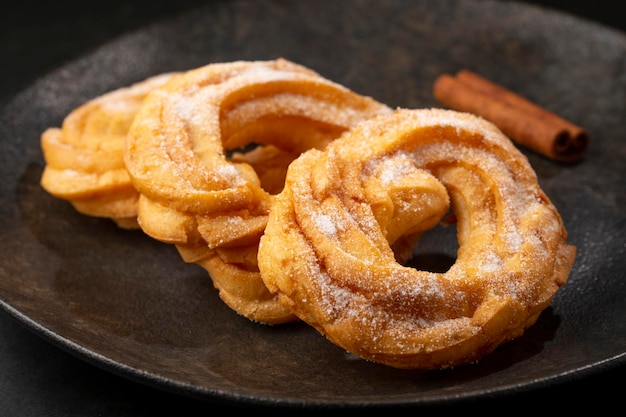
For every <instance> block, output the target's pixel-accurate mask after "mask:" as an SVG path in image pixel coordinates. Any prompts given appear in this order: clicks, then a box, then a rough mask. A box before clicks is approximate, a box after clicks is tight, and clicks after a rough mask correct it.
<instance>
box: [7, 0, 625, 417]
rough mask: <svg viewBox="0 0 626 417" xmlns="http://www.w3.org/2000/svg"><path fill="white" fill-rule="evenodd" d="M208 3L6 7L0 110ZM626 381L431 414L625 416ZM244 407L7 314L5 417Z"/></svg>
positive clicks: (605, 12) (595, 14)
mask: <svg viewBox="0 0 626 417" xmlns="http://www.w3.org/2000/svg"><path fill="white" fill-rule="evenodd" d="M477 1H480V0H477ZM199 3H203V2H201V1H197V0H196V1H158V0H150V1H143V0H142V1H134V2H127V1H122V0H109V1H105V2H93V3H89V5H88V6H87V5H86V4H85V5H82V6H81V7H78V5H74V3H73V2H69V3H66V2H43V1H40V2H37V1H34V0H22V1H20V2H8V4H7V2H4V3H3V5H2V6H0V57H2V64H1V65H0V103H2V102H4V101H5V100H7V99H8V98H10V97H11V96H12V95H14V94H15V93H17V92H19V91H20V90H21V89H23V88H25V87H26V86H28V84H29V83H31V82H32V81H33V80H34V79H36V78H38V77H40V76H42V75H44V74H46V73H47V72H49V71H51V70H53V69H55V68H57V67H58V66H60V65H62V64H63V63H65V62H70V61H71V60H72V59H75V58H77V57H80V56H81V54H84V53H87V52H88V51H90V50H92V49H93V48H95V47H96V46H98V45H101V44H103V43H105V42H106V41H107V40H109V39H111V38H112V37H114V36H118V35H120V34H123V33H124V32H127V31H130V30H133V29H136V28H138V27H141V26H142V25H146V24H149V23H150V22H153V21H155V20H158V19H162V18H164V17H167V16H168V15H170V14H171V13H175V12H178V11H183V10H185V9H188V8H190V7H193V6H194V5H197V4H199ZM530 3H535V4H539V5H541V6H543V7H549V8H552V9H557V10H561V11H565V12H567V13H570V14H574V15H577V16H579V17H581V18H583V19H587V20H593V21H596V22H599V23H601V24H603V25H606V26H611V27H613V28H615V29H617V30H620V31H626V19H623V17H621V16H620V14H619V13H616V12H615V10H614V9H613V8H611V7H609V5H610V4H611V3H610V2H604V3H603V4H599V3H601V2H576V5H575V4H574V3H575V2H571V1H556V0H552V1H539V0H537V1H531V2H530ZM613 4H614V3H613ZM624 376H626V368H625V367H624V366H622V367H619V368H617V369H610V370H606V371H602V372H598V373H594V374H592V375H589V376H587V377H585V378H584V379H581V380H578V379H577V380H574V381H570V382H566V383H563V384H560V385H558V386H555V387H550V388H546V389H537V390H532V391H530V392H521V393H517V394H510V395H506V396H504V397H498V398H484V399H479V400H472V401H465V402H461V403H455V404H453V405H450V406H445V405H443V406H436V407H435V406H433V407H432V411H462V412H464V411H465V410H467V411H481V412H483V411H485V410H495V411H496V412H506V410H519V411H522V410H537V411H540V410H541V407H544V406H545V407H550V406H551V407H554V409H555V410H561V411H565V410H566V409H568V410H569V407H582V406H585V407H592V408H591V409H595V410H598V411H600V412H601V411H602V410H610V409H611V408H612V407H618V408H616V409H617V410H619V407H621V405H622V404H623V401H624V400H623V396H622V395H620V393H623V385H622V383H621V381H622V379H623V377H624ZM540 404H542V405H541V406H540ZM238 408H239V407H238V406H234V405H232V406H231V405H228V406H225V405H223V404H213V403H211V402H207V401H205V400H198V399H193V398H187V397H183V396H179V395H176V394H172V393H168V392H163V391H161V390H158V389H155V388H152V387H148V386H145V385H141V384H138V383H136V382H133V381H130V380H127V379H125V378H122V377H120V376H117V375H114V374H111V373H109V372H107V371H105V370H102V369H100V368H98V367H95V366H93V365H91V364H89V363H86V362H84V361H83V360H81V359H78V358H76V357H74V356H73V355H71V354H69V353H67V352H65V351H63V350H61V349H59V348H57V347H56V346H54V345H52V344H50V343H49V342H48V341H46V340H44V339H42V338H41V337H39V336H38V335H36V334H34V333H33V332H31V331H30V330H28V329H26V328H25V327H24V326H22V325H21V324H20V323H18V322H17V321H16V320H15V319H14V318H12V317H10V316H9V315H7V314H4V313H2V312H0V416H3V417H13V416H23V417H35V416H119V417H131V416H132V417H136V416H155V415H177V416H196V415H197V416H200V415H206V414H207V413H210V412H212V411H213V412H215V411H216V410H218V409H219V410H236V409H238ZM498 410H499V411H498ZM408 411H411V410H408ZM412 411H417V410H412Z"/></svg>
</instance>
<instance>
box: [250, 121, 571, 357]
mask: <svg viewBox="0 0 626 417" xmlns="http://www.w3.org/2000/svg"><path fill="white" fill-rule="evenodd" d="M449 203H450V205H451V207H452V209H453V211H454V214H455V215H456V217H457V218H458V223H457V239H458V243H459V249H458V253H457V259H456V261H455V263H454V264H453V265H452V266H451V267H450V269H449V270H448V271H447V272H445V273H435V272H429V271H422V270H417V269H415V268H410V267H406V266H403V265H401V264H400V263H398V261H397V260H396V256H395V254H394V253H393V251H392V250H391V245H392V244H393V243H394V242H396V241H397V240H398V239H402V238H403V235H405V236H414V237H419V236H420V234H421V233H422V232H424V231H425V230H426V229H428V228H430V227H432V225H433V224H435V223H436V222H437V221H438V220H439V219H441V218H442V217H443V216H444V215H446V213H447V212H448V208H449ZM574 257H575V247H573V246H571V245H568V244H567V232H566V230H565V229H564V227H563V224H562V220H561V217H560V215H559V213H558V212H557V210H556V208H555V207H554V206H553V205H552V203H551V202H550V200H549V199H548V197H547V196H546V195H545V194H544V192H543V191H542V190H541V189H540V187H539V185H538V183H537V179H536V176H535V173H534V171H533V170H532V168H531V166H530V165H529V163H528V161H527V159H526V158H525V157H524V156H523V155H522V154H521V153H520V152H519V151H518V150H517V149H516V148H515V147H514V146H513V145H512V143H511V142H510V141H509V139H508V138H506V137H505V136H504V135H503V134H502V133H501V132H500V131H499V130H498V129H497V128H496V127H495V126H494V125H492V124H491V123H489V122H486V121H484V120H483V119H480V118H478V117H476V116H472V115H469V114H464V113H458V112H454V111H448V110H437V109H432V110H427V109H424V110H403V109H402V110H397V111H396V112H394V113H393V114H392V115H383V116H379V117H376V118H374V119H372V120H370V121H367V122H364V123H361V124H359V125H358V126H356V127H355V128H353V129H352V130H351V131H349V132H348V133H347V134H345V135H344V136H342V138H340V139H338V140H336V141H334V142H332V143H331V144H329V145H328V146H327V148H326V149H325V150H324V151H318V150H311V151H308V152H306V153H304V154H302V155H301V156H300V157H299V158H298V159H297V160H295V161H294V162H293V163H292V164H291V165H290V167H289V170H288V173H287V178H286V183H285V188H284V189H283V191H282V192H281V193H280V194H279V195H278V196H277V197H276V200H275V202H274V205H273V208H272V211H271V214H270V217H269V220H268V224H267V227H266V229H265V233H264V235H263V237H262V238H261V241H260V248H259V253H258V261H259V268H260V271H261V274H262V277H263V280H264V282H265V283H266V285H267V287H268V288H269V289H270V291H272V292H273V293H276V294H278V295H279V297H280V299H281V301H282V302H283V303H284V304H285V305H287V306H289V308H291V309H293V311H294V312H295V313H296V314H297V315H298V316H299V317H300V318H301V319H302V320H304V321H305V322H307V323H309V324H311V325H312V326H314V327H315V328H316V329H317V330H318V331H319V332H320V333H322V334H324V335H326V337H327V338H328V339H329V340H331V341H332V342H334V343H336V344H337V345H339V346H341V347H343V348H344V349H346V350H348V351H349V352H352V353H354V354H356V355H360V356H361V357H363V358H365V359H368V360H371V361H375V362H379V363H383V364H387V365H390V366H393V367H398V368H419V369H433V368H446V367H451V366H456V365H461V364H467V363H470V362H473V361H476V360H478V359H480V358H482V357H483V356H484V355H486V354H488V353H489V352H491V351H493V350H494V349H495V348H496V347H497V346H499V345H500V344H502V343H504V342H506V341H509V340H511V339H514V338H516V337H519V336H520V335H521V334H522V333H523V332H524V330H525V329H526V328H527V327H528V326H530V325H532V324H533V323H534V322H535V321H536V320H537V318H538V316H539V314H540V313H541V311H543V310H544V309H545V308H546V307H547V306H548V304H549V303H550V302H551V300H552V298H553V296H554V294H555V292H556V291H557V290H558V288H559V287H560V286H561V285H563V284H564V283H565V282H566V280H567V277H568V275H569V272H570V269H571V267H572V264H573V262H574Z"/></svg>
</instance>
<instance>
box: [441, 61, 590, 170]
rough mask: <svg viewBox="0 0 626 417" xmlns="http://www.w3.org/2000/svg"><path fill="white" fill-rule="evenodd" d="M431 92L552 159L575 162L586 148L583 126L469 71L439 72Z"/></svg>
mask: <svg viewBox="0 0 626 417" xmlns="http://www.w3.org/2000/svg"><path fill="white" fill-rule="evenodd" d="M433 93H434V96H435V98H436V99H437V100H438V101H439V102H441V103H442V104H443V105H444V106H446V107H449V108H451V109H453V110H458V111H464V112H469V113H474V114H477V115H479V116H481V117H483V118H485V119H487V120H489V121H490V122H492V123H493V124H495V125H496V126H498V128H499V129H500V130H501V131H502V132H503V133H504V134H505V135H507V136H508V137H509V138H511V140H512V141H514V142H516V143H517V144H519V145H521V146H525V147H527V148H529V149H531V150H533V151H535V152H537V153H540V154H542V155H544V156H546V157H548V158H551V159H553V160H556V161H559V162H575V161H578V160H580V159H581V158H582V157H583V156H584V154H585V152H586V151H587V147H588V143H589V135H588V134H587V132H586V131H585V130H584V129H583V128H581V127H579V126H577V125H575V124H574V123H571V122H569V121H568V120H566V119H564V118H562V117H560V116H558V115H556V114H554V113H552V112H550V111H549V110H546V109H544V108H543V107H540V106H538V105H537V104H535V103H533V102H531V101H530V100H527V99H526V98H524V97H522V96H520V95H518V94H516V93H514V92H512V91H510V90H508V89H506V88H504V87H502V86H500V85H498V84H496V83H493V82H492V81H489V80H487V79H486V78H484V77H481V76H479V75H478V74H475V73H473V72H471V71H469V70H466V69H463V70H460V71H459V72H458V73H457V74H456V76H452V75H449V74H442V75H440V76H439V77H438V78H437V79H436V80H435V83H434V86H433Z"/></svg>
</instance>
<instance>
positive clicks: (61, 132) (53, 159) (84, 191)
mask: <svg viewBox="0 0 626 417" xmlns="http://www.w3.org/2000/svg"><path fill="white" fill-rule="evenodd" d="M172 75H173V74H161V75H157V76H153V77H150V78H148V79H146V80H143V81H141V82H138V83H136V84H133V85H131V86H128V87H123V88H120V89H117V90H114V91H111V92H108V93H106V94H103V95H101V96H99V97H96V98H94V99H92V100H90V101H88V102H86V103H84V104H82V105H81V106H79V107H77V108H76V109H74V110H73V111H72V112H70V113H69V114H68V115H67V116H66V117H65V119H64V120H63V123H62V126H61V127H60V128H59V127H50V128H48V129H46V130H44V132H43V133H42V135H41V148H42V151H43V155H44V160H45V163H46V165H45V167H44V170H43V173H42V176H41V180H40V182H41V186H42V187H43V188H44V189H45V190H46V191H48V192H49V193H50V194H52V195H53V196H55V197H57V198H60V199H63V200H67V201H69V202H70V203H71V204H72V205H73V206H74V208H75V209H76V210H77V211H78V212H80V213H82V214H85V215H90V216H95V217H106V218H110V219H111V220H113V221H114V222H116V223H117V224H118V226H120V227H122V228H126V229H137V228H138V227H139V226H138V224H137V210H138V199H139V193H138V192H137V191H136V190H135V188H134V186H133V185H132V183H131V180H130V176H129V175H128V172H127V171H126V167H125V165H124V147H125V140H126V133H127V132H128V129H129V128H130V125H131V123H132V121H133V119H134V116H135V114H136V113H137V111H138V110H139V107H140V106H141V103H142V101H143V99H144V98H145V96H146V95H147V94H148V93H149V92H150V91H152V90H154V89H155V88H157V87H159V86H161V85H163V84H165V82H167V81H168V80H169V79H170V78H171V77H172Z"/></svg>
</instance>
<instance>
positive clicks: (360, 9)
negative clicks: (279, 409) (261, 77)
mask: <svg viewBox="0 0 626 417" xmlns="http://www.w3.org/2000/svg"><path fill="white" fill-rule="evenodd" d="M280 56H282V57H285V58H288V59H291V60H293V61H296V62H299V63H301V64H304V65H307V66H309V67H311V68H313V69H315V70H317V71H319V72H320V73H322V74H323V75H324V76H326V77H328V78H331V79H333V80H336V81H338V82H340V83H343V84H345V85H347V86H348V87H350V88H352V89H354V90H355V91H357V92H359V93H362V94H367V95H371V96H373V97H375V98H377V99H378V100H381V101H384V102H387V103H388V104H390V105H392V106H403V107H430V106H437V105H438V104H437V103H436V102H435V101H434V99H433V97H432V93H431V86H432V83H433V80H434V79H435V77H436V76H437V75H438V74H440V73H442V72H454V71H456V70H458V69H460V68H462V67H466V68H470V69H473V70H475V71H476V72H478V73H481V74H483V75H485V76H487V77H489V78H491V79H493V80H496V81H498V82H500V83H501V84H504V85H506V86H508V87H510V88H512V89H514V90H516V91H518V92H520V93H522V94H524V95H526V96H527V97H529V98H531V99H533V100H535V101H536V102H538V103H540V104H542V105H544V106H545V107H547V108H550V109H552V110H555V111H557V112H558V113H560V114H562V115H564V116H565V117H567V118H569V119H571V120H573V121H575V122H576V123H578V124H580V125H582V126H584V127H585V128H587V129H588V131H589V133H590V136H591V139H592V142H591V145H590V149H589V153H588V155H587V157H586V158H585V160H584V161H582V162H581V163H579V164H576V165H573V166H563V165H559V164H555V163H553V162H551V161H548V160H546V159H544V158H542V157H540V156H537V155H534V154H532V153H527V155H528V157H529V159H530V161H531V163H532V165H533V166H534V168H535V169H536V171H537V174H538V176H539V180H540V182H541V184H542V187H543V188H544V190H545V191H546V193H547V194H548V195H549V196H550V198H551V199H552V200H553V202H554V203H555V205H556V206H557V207H558V208H559V211H560V212H561V214H562V216H563V219H564V222H565V225H566V227H567V229H568V231H569V233H570V241H571V242H572V243H573V244H575V245H577V246H578V250H579V253H578V257H577V260H576V264H575V266H574V269H573V271H572V274H571V276H570V280H569V282H568V284H567V285H566V286H565V287H563V288H562V289H561V290H560V291H559V293H558V294H557V296H556V297H555V299H554V301H553V303H552V305H551V306H550V308H548V309H547V310H546V311H545V312H544V313H543V314H542V316H541V317H540V319H539V321H538V322H537V324H536V325H535V326H533V327H532V328H531V329H530V330H529V331H528V332H527V333H526V334H525V335H524V336H523V337H522V338H520V339H518V340H516V341H513V342H511V343H509V344H507V345H504V346H502V347H501V348H499V349H498V350H496V351H495V352H494V353H493V354H491V355H490V356H488V357H487V358H485V359H484V360H482V361H481V362H479V363H478V364H476V365H473V366H469V367H464V368H459V369H454V370H448V371H442V372H413V371H400V370H395V369H391V368H388V367H384V366H381V365H376V364H372V363H367V362H364V361H362V360H359V359H356V358H355V357H353V356H351V355H347V354H346V353H345V352H343V351H342V350H341V349H339V348H337V347H335V346H334V345H332V344H331V343H329V342H327V341H326V340H325V339H324V338H323V337H321V336H319V335H318V334H317V333H316V332H315V331H314V330H312V329H311V328H309V327H307V326H305V325H303V324H291V325H285V326H273V327H270V326H263V325H259V324H255V323H252V322H250V321H248V320H246V319H244V318H242V317H239V316H238V315H236V314H235V313H234V312H233V311H232V310H230V309H229V308H227V307H226V306H225V305H224V304H223V303H222V302H221V301H220V300H219V298H218V296H217V294H216V292H215V290H214V289H213V288H212V285H211V282H210V280H209V278H208V277H207V275H206V274H205V273H204V271H203V270H201V269H200V268H199V267H197V266H195V265H188V264H184V263H183V262H182V261H181V260H180V258H179V257H178V254H177V253H176V251H175V249H174V248H173V247H171V246H168V245H165V244H161V243H158V242H155V241H153V240H151V239H149V238H147V237H146V236H144V235H142V234H141V233H140V232H131V231H124V230H120V229H117V228H116V227H115V226H114V224H113V223H112V222H110V221H108V220H102V219H94V218H89V217H86V216H82V215H80V214H78V213H76V212H75V211H74V210H73V209H72V208H71V207H70V206H69V204H67V203H66V202H64V201H60V200H57V199H55V198H53V197H51V196H50V195H48V194H47V193H46V192H44V191H43V190H42V189H41V188H40V186H39V178H40V176H41V173H42V169H43V165H44V164H43V159H42V155H41V151H40V148H39V135H40V133H41V131H42V130H43V129H44V128H46V127H48V126H58V125H59V124H60V123H61V121H62V119H63V117H64V116H65V115H66V114H67V113H68V112H69V111H71V110H72V109H73V108H75V107H76V106H78V105H79V104H81V103H82V102H84V101H85V100H87V99H89V98H91V97H94V96H96V95H99V94H102V93H104V92H106V91H109V90H111V89H114V88H118V87H121V86H124V85H128V84H130V83H132V82H135V81H139V80H141V79H143V78H145V77H147V76H150V75H154V74H156V73H160V72H164V71H171V70H184V69H188V68H192V67H196V66H201V65H204V64H207V63H209V62H217V61H231V60H236V59H273V58H276V57H280ZM625 94H626V37H625V36H624V35H623V34H622V33H620V32H616V31H612V30H610V29H607V28H604V27H601V26H599V25H594V24H591V23H588V22H584V21H580V20H577V19H574V18H571V17H569V16H566V15H561V14H557V13H548V12H546V11H543V10H542V9H539V8H535V7H531V6H525V5H523V4H518V3H506V2H490V1H461V0H454V1H453V0H445V1H438V2H432V1H427V0H424V1H377V0H361V1H358V0H354V1H341V2H337V1H332V0H323V1H317V2H310V1H307V0H296V1H263V2H259V1H251V0H250V1H222V2H220V1H216V2H213V3H210V4H208V5H207V6H205V7H201V8H199V9H197V10H194V11H192V12H188V13H185V14H183V15H181V16H176V17H172V18H171V19H168V20H166V21H163V22H161V23H159V24H157V25H154V26H150V27H146V28H143V29H142V30H140V31H139V32H136V33H132V34H130V35H126V36H124V37H122V38H120V39H117V40H113V41H112V42H110V43H109V44H107V45H105V46H103V47H102V48H100V49H99V50H97V51H95V52H94V53H92V54H90V55H87V56H85V57H83V58H82V59H79V60H77V61H75V62H72V63H70V64H68V65H66V66H64V67H62V68H60V69H58V70H57V71H55V72H53V73H52V74H50V75H49V76H47V77H45V78H44V79H41V80H39V81H38V82H36V83H35V84H33V85H32V86H31V87H30V88H28V89H26V90H25V91H23V92H22V93H21V94H19V95H18V96H16V97H15V98H14V99H13V100H12V101H11V102H9V103H8V104H7V106H6V107H4V108H3V109H2V110H1V113H0V140H1V141H2V142H1V143H2V148H1V151H0V172H1V173H0V175H1V178H2V182H1V183H0V226H1V227H0V233H1V237H2V238H1V239H0V250H1V251H2V254H3V256H2V259H0V305H2V307H3V308H4V309H5V310H6V311H7V312H8V313H9V314H11V315H13V316H15V317H16V318H18V319H19V320H20V321H22V322H23V323H25V324H27V325H28V326H29V327H30V328H31V329H33V330H34V331H36V332H37V333H39V334H41V335H43V336H44V337H45V338H47V339H48V340H50V341H52V342H53V343H56V344H58V345H59V346H61V347H62V348H64V349H66V350H68V351H70V352H72V353H74V354H76V355H78V356H79V357H81V358H83V359H85V360H87V361H89V362H91V363H93V364H95V365H97V366H101V367H103V368H105V369H108V370H110V371H112V372H115V373H118V374H120V375H123V376H125V377H128V378H130V379H134V380H137V381H139V382H143V383H146V384H149V385H152V386H156V387H159V388H162V389H165V390H170V391H174V392H177V393H182V394H186V395H191V396H197V397H201V398H207V399H215V400H224V401H239V402H242V403H248V404H255V403H257V404H287V405H288V404H292V405H303V406H306V405H310V406H331V405H386V404H398V405H404V404H407V405H408V404H412V405H416V404H433V403H438V402H442V401H453V400H455V399H459V398H468V397H478V396H480V397H485V396H490V395H497V394H498V393H504V392H510V391H515V390H525V389H529V388H532V387H538V386H542V385H548V384H555V383H558V382H561V381H564V380H566V379H571V378H576V377H580V376H582V375H585V374H588V373H591V372H593V371H594V370H598V369H604V368H607V367H611V366H614V365H623V364H624V362H625V360H626V353H625V352H626V321H625V320H624V317H626V303H624V299H626V281H625V280H624V277H625V276H626V246H625V243H624V242H625V240H624V236H625V235H626V221H625V220H626V209H625V207H626V199H625V196H626V181H625V180H626V175H625V174H626V168H625V166H626V165H625V164H624V163H623V161H624V160H625V159H626V139H625V138H624V134H623V122H624V120H626V96H625ZM435 243H436V242H428V241H426V242H425V245H429V244H433V245H434V244H435ZM426 250H428V246H427V247H426ZM438 250H439V249H438Z"/></svg>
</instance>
